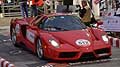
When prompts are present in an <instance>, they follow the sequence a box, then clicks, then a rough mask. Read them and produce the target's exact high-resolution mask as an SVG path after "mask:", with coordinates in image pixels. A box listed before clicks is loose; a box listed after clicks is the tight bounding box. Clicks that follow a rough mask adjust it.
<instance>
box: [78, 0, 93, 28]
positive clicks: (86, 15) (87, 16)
mask: <svg viewBox="0 0 120 67" xmlns="http://www.w3.org/2000/svg"><path fill="white" fill-rule="evenodd" d="M81 3H82V9H81V10H80V13H79V16H80V17H81V20H82V21H83V22H84V24H85V25H86V26H89V27H90V22H91V10H90V7H89V6H88V5H87V1H86V0H82V2H81Z"/></svg>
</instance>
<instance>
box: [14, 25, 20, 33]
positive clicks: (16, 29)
mask: <svg viewBox="0 0 120 67" xmlns="http://www.w3.org/2000/svg"><path fill="white" fill-rule="evenodd" d="M15 31H16V33H17V34H18V33H20V25H19V24H16V26H15Z"/></svg>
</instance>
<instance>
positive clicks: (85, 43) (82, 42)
mask: <svg viewBox="0 0 120 67" xmlns="http://www.w3.org/2000/svg"><path fill="white" fill-rule="evenodd" d="M76 44H77V45H78V46H84V47H85V46H90V42H89V41H88V40H85V39H78V40H76Z"/></svg>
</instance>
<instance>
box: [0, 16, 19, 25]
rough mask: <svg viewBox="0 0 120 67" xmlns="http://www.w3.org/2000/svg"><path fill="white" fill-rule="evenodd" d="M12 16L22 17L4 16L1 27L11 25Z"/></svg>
mask: <svg viewBox="0 0 120 67" xmlns="http://www.w3.org/2000/svg"><path fill="white" fill-rule="evenodd" d="M12 18H21V17H3V18H0V27H3V26H10V21H11V19H12Z"/></svg>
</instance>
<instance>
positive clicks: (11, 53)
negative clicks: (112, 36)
mask: <svg viewBox="0 0 120 67" xmlns="http://www.w3.org/2000/svg"><path fill="white" fill-rule="evenodd" d="M0 57H2V58H4V59H6V60H8V61H10V62H11V63H13V64H15V66H16V67H41V66H43V65H46V64H50V63H52V64H55V67H66V65H68V64H69V63H68V64H64V63H56V62H54V61H52V62H51V61H48V60H40V59H38V58H37V57H36V56H35V55H34V54H32V53H30V52H28V51H26V50H24V49H22V48H16V47H14V46H13V45H12V43H11V41H10V36H9V27H8V28H4V29H0ZM76 63H80V64H76ZM76 63H74V62H72V63H70V64H71V66H70V65H69V66H68V67H120V48H116V47H112V56H111V59H110V60H107V61H100V62H99V61H98V62H90V63H87V62H84V63H82V64H81V62H76ZM72 64H73V65H72Z"/></svg>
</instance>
